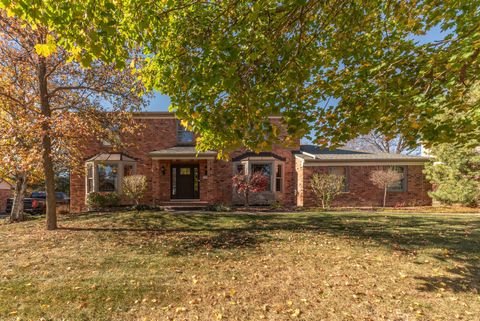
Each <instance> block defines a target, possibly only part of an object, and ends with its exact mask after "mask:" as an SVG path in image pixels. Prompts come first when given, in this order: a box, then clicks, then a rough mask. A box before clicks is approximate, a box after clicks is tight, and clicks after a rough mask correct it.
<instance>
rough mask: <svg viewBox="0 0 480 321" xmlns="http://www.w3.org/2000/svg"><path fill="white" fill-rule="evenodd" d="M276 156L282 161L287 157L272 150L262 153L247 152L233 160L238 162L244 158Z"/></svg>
mask: <svg viewBox="0 0 480 321" xmlns="http://www.w3.org/2000/svg"><path fill="white" fill-rule="evenodd" d="M264 157H265V158H267V157H268V158H275V159H278V160H281V161H285V157H282V156H278V155H277V154H274V153H271V152H260V153H255V152H245V153H243V154H241V155H239V156H237V157H234V158H232V161H233V162H237V161H240V160H243V159H247V158H264Z"/></svg>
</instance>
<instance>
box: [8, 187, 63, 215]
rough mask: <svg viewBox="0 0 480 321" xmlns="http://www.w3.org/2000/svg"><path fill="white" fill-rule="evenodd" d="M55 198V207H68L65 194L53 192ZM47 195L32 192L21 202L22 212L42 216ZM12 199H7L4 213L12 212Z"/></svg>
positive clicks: (45, 207) (45, 206)
mask: <svg viewBox="0 0 480 321" xmlns="http://www.w3.org/2000/svg"><path fill="white" fill-rule="evenodd" d="M55 196H56V198H57V206H61V205H67V206H68V205H69V204H70V198H69V197H68V195H67V194H65V193H63V192H55ZM46 198H47V194H46V193H45V192H33V193H32V194H30V197H26V198H25V199H24V200H23V211H24V212H26V213H31V214H44V213H45V211H46V209H47V205H46ZM12 205H13V198H9V199H7V207H6V209H5V212H6V213H10V212H11V211H12Z"/></svg>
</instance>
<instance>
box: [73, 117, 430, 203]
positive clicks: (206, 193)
mask: <svg viewBox="0 0 480 321" xmlns="http://www.w3.org/2000/svg"><path fill="white" fill-rule="evenodd" d="M273 118H275V117H273ZM134 119H135V120H136V121H137V122H138V123H140V124H141V125H142V129H141V131H140V133H139V134H138V135H136V136H135V137H122V141H123V142H125V143H126V144H125V145H126V146H129V147H125V148H124V149H123V150H115V149H114V148H113V147H112V146H111V145H110V144H109V143H108V142H105V141H103V142H102V141H98V142H92V144H90V145H89V146H87V147H86V148H85V150H84V156H85V158H84V160H85V172H84V173H80V174H79V173H76V174H75V173H72V175H71V178H70V199H71V204H70V207H71V211H72V212H81V211H85V210H86V209H87V206H86V198H87V195H88V193H90V192H106V193H108V192H117V193H120V194H121V193H122V184H121V182H122V178H123V177H124V176H128V175H130V174H134V173H135V174H142V175H145V176H146V177H147V184H148V191H147V193H146V195H145V198H144V200H143V202H144V203H145V204H150V205H174V204H196V205H200V204H213V203H225V204H232V203H233V204H237V203H238V204H240V203H241V202H242V199H241V198H240V197H239V195H237V193H236V192H234V191H233V188H232V176H233V175H234V174H235V173H238V172H244V173H247V174H248V173H252V172H255V171H260V172H263V173H264V174H265V175H267V176H268V177H269V178H270V183H269V186H268V189H267V191H265V192H262V193H258V194H256V195H255V196H254V198H253V200H252V201H253V202H254V203H255V204H269V203H272V202H275V201H277V202H280V203H282V204H284V205H288V206H314V205H315V200H314V197H313V195H312V192H311V190H310V188H309V180H310V177H311V175H312V174H313V173H315V172H333V173H337V174H338V175H343V176H345V190H344V192H343V193H342V195H340V196H339V197H338V198H337V199H336V202H335V205H337V206H378V205H380V204H381V200H382V195H383V194H382V191H381V190H379V189H378V188H376V187H375V186H373V185H372V184H371V183H370V181H369V179H368V177H369V173H370V172H371V171H372V170H375V169H377V168H379V167H383V166H388V167H391V166H394V167H395V168H397V169H398V170H399V171H402V172H403V173H404V177H405V178H404V179H403V180H402V181H401V182H398V184H396V185H395V186H392V188H391V190H390V191H389V196H388V205H392V206H394V205H396V206H402V205H403V206H405V205H430V204H431V199H430V198H429V197H428V195H427V191H428V190H429V189H430V184H429V183H428V182H427V181H426V180H425V178H424V176H423V174H422V169H423V164H424V162H425V161H426V160H427V158H424V157H416V156H405V155H391V154H375V153H366V152H358V151H351V150H344V149H339V150H334V151H330V150H322V149H320V148H318V147H316V146H311V145H301V144H300V141H298V142H297V143H296V144H294V145H293V146H289V147H282V146H275V147H273V149H272V150H269V151H265V152H262V153H258V154H256V153H253V152H249V151H245V150H238V151H235V152H233V153H231V154H230V160H229V161H224V160H219V159H217V153H216V152H215V151H207V152H200V153H197V151H196V150H195V146H194V140H195V137H194V134H193V133H192V132H189V131H186V130H185V129H184V128H183V127H182V126H181V125H180V124H179V122H178V120H177V119H176V118H175V115H174V114H172V113H167V112H147V113H138V114H135V117H134Z"/></svg>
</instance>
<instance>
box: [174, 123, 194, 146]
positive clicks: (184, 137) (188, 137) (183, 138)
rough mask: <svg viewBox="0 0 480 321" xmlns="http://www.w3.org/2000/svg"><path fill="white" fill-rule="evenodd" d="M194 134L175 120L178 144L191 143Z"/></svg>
mask: <svg viewBox="0 0 480 321" xmlns="http://www.w3.org/2000/svg"><path fill="white" fill-rule="evenodd" d="M194 139H195V136H194V134H193V132H191V131H189V130H187V129H186V128H185V127H183V125H182V124H181V123H180V121H179V120H177V143H179V144H192V143H193V142H194Z"/></svg>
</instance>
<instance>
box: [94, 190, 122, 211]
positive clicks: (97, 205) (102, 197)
mask: <svg viewBox="0 0 480 321" xmlns="http://www.w3.org/2000/svg"><path fill="white" fill-rule="evenodd" d="M119 204H120V196H119V195H118V194H117V193H114V192H113V193H97V192H93V193H90V194H88V197H87V205H88V206H89V207H90V208H93V209H102V208H107V207H116V206H118V205H119Z"/></svg>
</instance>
